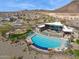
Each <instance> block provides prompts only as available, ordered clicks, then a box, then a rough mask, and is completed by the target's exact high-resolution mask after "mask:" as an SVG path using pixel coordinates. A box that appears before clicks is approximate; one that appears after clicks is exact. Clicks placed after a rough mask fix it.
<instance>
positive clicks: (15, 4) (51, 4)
mask: <svg viewBox="0 0 79 59" xmlns="http://www.w3.org/2000/svg"><path fill="white" fill-rule="evenodd" d="M4 1H5V2H4ZM70 2H71V0H0V11H6V10H8V11H15V10H23V9H47V10H49V9H52V10H53V9H56V8H59V7H61V6H64V5H66V4H68V3H70Z"/></svg>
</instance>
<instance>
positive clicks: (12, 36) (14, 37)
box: [9, 30, 33, 41]
mask: <svg viewBox="0 0 79 59" xmlns="http://www.w3.org/2000/svg"><path fill="white" fill-rule="evenodd" d="M31 34H33V32H32V30H27V31H26V32H25V33H22V34H10V35H9V39H10V40H11V41H19V40H21V39H26V38H27V36H29V35H31Z"/></svg>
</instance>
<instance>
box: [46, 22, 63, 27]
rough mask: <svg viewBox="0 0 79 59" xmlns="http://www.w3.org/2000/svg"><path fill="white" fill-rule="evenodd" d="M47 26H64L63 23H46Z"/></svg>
mask: <svg viewBox="0 0 79 59" xmlns="http://www.w3.org/2000/svg"><path fill="white" fill-rule="evenodd" d="M46 24H47V25H56V26H63V24H62V23H61V22H53V23H46Z"/></svg>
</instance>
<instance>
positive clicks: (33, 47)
mask: <svg viewBox="0 0 79 59" xmlns="http://www.w3.org/2000/svg"><path fill="white" fill-rule="evenodd" d="M37 34H39V33H35V34H33V35H32V36H31V37H30V38H28V40H30V41H31V42H32V39H31V38H32V37H33V36H35V35H37ZM40 35H42V34H40ZM44 36H45V35H44ZM61 39H64V38H61ZM67 41H68V39H67ZM27 43H28V42H27ZM30 47H31V48H32V49H34V50H36V51H39V52H44V53H49V51H48V49H53V50H55V51H56V52H60V51H65V50H67V49H68V47H64V48H63V49H58V48H47V49H42V48H39V47H37V46H36V45H34V44H33V42H32V45H30Z"/></svg>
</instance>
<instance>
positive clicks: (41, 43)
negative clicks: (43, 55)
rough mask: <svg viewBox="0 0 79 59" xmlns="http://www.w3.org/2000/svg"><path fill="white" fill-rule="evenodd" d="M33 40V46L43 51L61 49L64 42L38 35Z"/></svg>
mask: <svg viewBox="0 0 79 59" xmlns="http://www.w3.org/2000/svg"><path fill="white" fill-rule="evenodd" d="M31 39H32V42H33V45H35V46H37V47H39V48H43V49H48V48H60V47H61V45H62V42H63V40H61V39H60V38H54V37H53V38H50V37H47V36H44V35H41V34H36V35H35V36H33V37H32V38H31Z"/></svg>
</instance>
